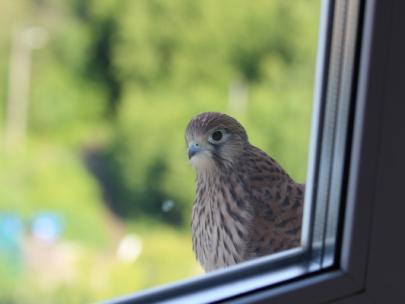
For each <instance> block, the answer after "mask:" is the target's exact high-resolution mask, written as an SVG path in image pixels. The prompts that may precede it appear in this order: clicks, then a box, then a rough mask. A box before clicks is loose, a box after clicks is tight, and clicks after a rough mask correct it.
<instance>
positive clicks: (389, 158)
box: [106, 0, 405, 304]
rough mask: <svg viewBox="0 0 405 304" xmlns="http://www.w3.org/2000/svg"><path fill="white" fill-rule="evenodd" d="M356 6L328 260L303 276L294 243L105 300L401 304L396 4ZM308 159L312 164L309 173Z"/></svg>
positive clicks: (403, 28) (400, 82) (404, 137)
mask: <svg viewBox="0 0 405 304" xmlns="http://www.w3.org/2000/svg"><path fill="white" fill-rule="evenodd" d="M335 1H343V0H335ZM335 1H332V0H330V1H324V9H323V18H324V20H323V28H324V30H325V31H324V34H325V36H324V38H325V37H326V38H328V37H330V35H331V33H330V30H331V29H332V28H333V26H332V25H331V24H329V20H330V14H331V13H333V12H332V11H331V9H330V8H331V6H332V5H333V4H334V3H335ZM347 1H348V3H349V2H350V1H353V0H347ZM359 3H360V6H359V12H360V15H359V16H360V18H359V19H358V20H359V24H358V26H359V28H358V31H356V34H357V35H358V39H356V41H357V42H358V43H357V44H356V50H357V51H356V56H355V58H352V59H353V61H355V62H356V65H355V68H353V69H351V70H350V71H349V72H350V73H351V75H352V77H353V81H351V80H350V84H353V87H351V88H350V90H349V91H350V93H349V94H350V97H351V100H352V103H351V104H350V105H351V107H352V108H351V109H349V110H350V117H349V118H350V119H349V120H348V121H346V122H343V131H344V132H343V133H344V134H347V136H346V137H343V138H340V140H341V141H344V143H346V144H348V145H347V146H346V147H345V149H344V151H343V152H344V154H345V155H346V156H347V158H345V159H344V163H343V164H341V166H340V167H339V166H336V167H339V168H343V169H344V172H346V174H343V173H342V172H343V171H342V172H340V171H339V170H338V173H339V172H340V173H339V174H342V175H341V176H342V177H343V179H342V180H340V182H339V183H340V184H339V185H338V188H339V192H338V193H336V191H335V192H333V193H332V194H330V195H331V196H332V198H334V196H335V195H337V196H338V197H339V199H338V200H339V201H340V202H343V203H344V205H343V206H344V209H343V210H342V209H340V211H341V215H342V219H343V220H342V221H341V223H342V225H341V226H340V227H338V228H340V229H337V230H339V231H340V232H341V233H340V235H339V238H338V240H339V242H337V243H336V245H337V246H338V248H337V249H338V250H337V251H336V252H337V256H336V259H334V263H332V264H331V265H329V267H327V268H325V269H323V270H321V271H317V272H312V273H311V272H308V269H310V268H311V267H312V265H311V259H307V260H303V259H302V257H303V253H305V252H306V251H303V250H305V246H303V247H302V248H297V249H293V250H290V251H288V252H285V253H281V254H276V255H272V256H270V257H266V258H262V259H258V261H256V260H255V261H251V262H247V263H244V264H243V265H236V266H235V267H231V269H229V270H226V269H225V270H221V271H218V272H214V273H209V274H206V275H204V276H202V277H198V278H193V279H191V280H186V281H183V282H179V283H175V284H171V285H168V286H165V287H158V288H155V289H151V290H148V291H143V292H140V293H136V294H134V295H129V296H126V297H122V298H120V299H115V300H111V301H107V302H106V303H117V304H118V303H120V304H123V303H150V302H158V301H165V302H166V301H167V302H176V303H177V302H184V303H209V302H214V301H218V300H221V301H229V302H232V303H267V302H269V301H271V303H280V304H284V303H338V304H351V303H380V302H381V303H405V286H404V284H405V279H404V276H405V236H404V234H405V195H404V193H405V76H404V75H405V74H404V71H405V59H404V58H405V18H404V17H403V16H405V1H402V0H384V1H377V0H363V1H360V2H359ZM328 35H329V36H328ZM328 45H329V46H330V44H328V42H327V41H326V42H325V43H324V44H323V46H324V47H325V49H324V50H323V51H322V52H323V53H320V55H322V54H323V55H322V56H319V58H318V59H319V60H320V62H318V69H319V71H318V72H319V73H318V85H319V84H320V83H321V84H322V85H320V86H319V87H318V89H317V94H318V97H317V98H318V99H319V100H321V99H322V98H325V94H327V88H326V83H327V81H328V80H327V79H326V76H325V75H326V71H329V70H328V69H326V68H325V65H326V64H327V63H328V58H327V57H325V54H328V53H327V52H328ZM350 60H351V59H350ZM350 60H349V61H350ZM341 72H342V71H341ZM319 77H320V78H321V79H320V78H319ZM329 80H330V79H329ZM343 86H344V85H343ZM346 93H347V92H346ZM318 110H319V113H318V114H320V115H321V114H322V111H324V109H323V108H322V107H320V108H319V109H318ZM338 110H339V111H340V110H341V109H338ZM346 117H347V116H346ZM339 123H341V121H340V122H338V125H337V126H338V127H342V125H341V124H339ZM317 125H318V124H317V123H315V124H314V126H315V127H316V126H317ZM313 131H314V130H313ZM346 131H347V132H346ZM337 132H338V131H337ZM313 134H314V133H313ZM339 136H340V135H339V134H338V135H335V137H336V138H337V140H339ZM315 140H316V141H317V142H318V144H319V142H320V140H321V139H320V138H319V137H318V138H317V139H314V141H315ZM338 148H339V146H338ZM336 151H337V153H339V150H336ZM341 152H342V151H341ZM318 155H319V154H318ZM338 156H339V155H338ZM336 159H337V158H336V157H335V158H334V159H331V160H330V161H331V162H333V161H335V162H336ZM318 161H320V160H319V159H313V160H312V164H311V166H312V168H314V166H315V165H316V163H317V162H318ZM311 166H310V168H311ZM331 167H333V165H331ZM333 172H336V171H332V173H333ZM310 174H311V173H310ZM333 174H334V173H333ZM316 191H317V190H316ZM331 191H333V189H331ZM311 195H312V196H313V195H314V194H313V193H312V194H311ZM311 210H312V209H310V208H309V209H308V208H307V211H306V213H307V215H306V217H307V218H310V217H311V216H310V213H311ZM326 213H328V212H326ZM315 216H316V215H315ZM307 223H308V222H307ZM336 223H337V221H336ZM336 225H337V224H336ZM308 229H311V228H310V227H309V226H308V227H306V228H305V229H304V230H308ZM324 240H325V239H324ZM305 244H309V242H306V243H304V245H305ZM312 252H313V251H312ZM334 252H335V251H334ZM269 261H270V263H269ZM179 263H181V261H179ZM299 274H305V275H302V276H297V275H299ZM401 300H402V301H401Z"/></svg>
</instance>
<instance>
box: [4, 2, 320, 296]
mask: <svg viewBox="0 0 405 304" xmlns="http://www.w3.org/2000/svg"><path fill="white" fill-rule="evenodd" d="M318 15H319V1H317V0H300V1H294V2H293V1H282V0H274V1H267V0H254V1H246V0H224V1H214V0H137V1H129V0H122V1H114V0H106V1H96V0H85V1H84V0H68V1H56V0H42V1H28V0H22V1H11V0H8V1H1V2H0V27H1V28H2V35H0V133H1V134H2V135H1V137H0V139H1V140H2V139H3V134H5V132H6V130H5V128H4V126H5V120H6V115H7V102H8V99H9V93H10V92H9V87H10V83H9V75H10V73H11V70H12V67H11V66H10V64H9V62H10V57H11V56H12V55H13V54H14V53H15V49H14V47H15V46H14V45H13V42H12V41H13V39H14V38H15V36H16V34H18V33H28V32H29V31H28V32H27V31H26V30H27V29H33V28H34V29H40V30H41V31H42V33H43V34H44V37H42V38H43V39H44V41H43V45H41V47H39V48H32V49H30V56H31V59H32V60H31V63H32V64H31V70H30V71H28V72H27V73H29V75H30V77H29V78H30V86H29V87H30V90H29V96H28V100H29V107H28V129H27V139H26V141H25V143H23V142H22V143H20V147H17V148H16V149H11V150H8V151H2V152H0V184H1V185H2V187H1V188H0V210H1V211H2V212H5V211H7V212H11V213H13V214H16V215H17V216H19V217H20V218H22V219H23V222H24V225H25V227H26V231H25V232H24V233H25V235H26V236H27V237H28V236H29V227H30V223H31V219H32V218H33V217H34V216H35V215H36V214H38V212H41V211H52V212H56V213H58V214H60V215H62V218H63V222H64V233H63V235H62V238H61V240H60V242H61V244H60V245H63V246H65V245H66V244H67V245H66V246H67V248H70V249H68V250H70V251H69V252H73V253H72V254H73V255H74V256H75V257H76V258H77V265H75V267H74V269H76V270H75V271H77V275H76V276H75V277H74V280H72V281H68V283H66V282H59V283H57V284H55V285H52V284H51V285H52V286H51V287H50V288H48V289H47V288H43V285H47V283H48V282H50V281H52V279H49V277H46V276H44V277H43V278H42V281H41V280H40V279H38V280H37V276H38V275H40V274H39V273H36V272H29V271H28V272H27V269H25V268H24V269H25V270H24V271H23V273H21V274H18V275H17V276H15V277H10V275H9V273H7V271H9V270H7V267H6V268H4V267H3V266H4V264H6V263H3V262H1V261H0V285H2V286H4V288H2V291H0V302H8V303H33V302H35V299H37V298H38V296H37V295H40V298H41V303H46V302H49V303H53V302H55V299H58V302H60V299H63V300H64V301H66V303H75V302H83V301H87V302H91V301H94V300H96V299H103V298H108V297H111V296H116V295H119V294H121V293H127V292H130V291H134V290H138V289H142V288H146V287H150V286H153V285H156V284H160V283H164V282H169V281H170V280H174V279H179V278H182V277H185V276H190V275H192V274H195V273H198V269H197V268H196V264H195V261H194V257H193V255H192V253H191V244H190V235H189V233H188V230H186V229H188V223H189V221H190V212H191V206H192V201H193V196H194V195H193V193H194V172H193V170H192V169H191V167H190V166H189V164H188V161H187V157H186V147H185V142H184V133H183V132H184V129H185V126H186V124H187V122H188V121H189V119H190V118H191V117H192V116H193V115H195V114H197V113H199V112H203V111H221V112H226V113H229V114H231V115H233V116H235V117H236V118H237V119H239V120H240V121H241V122H242V124H243V125H244V126H245V127H246V129H247V131H248V134H249V138H250V141H251V143H252V144H254V145H256V146H258V147H260V148H261V149H263V150H264V151H266V152H268V153H269V154H271V155H272V156H273V157H274V158H275V159H276V160H277V161H279V162H280V163H281V164H282V165H283V166H284V167H285V169H286V170H287V171H288V172H289V173H290V174H291V176H292V177H293V178H294V179H296V180H298V181H304V180H305V176H306V164H307V148H308V137H309V125H310V115H311V99H312V86H313V75H314V65H315V64H314V60H315V49H316V34H317V32H316V30H317V25H318ZM31 38H32V37H31ZM31 38H30V39H31ZM28 40H29V39H28ZM167 206H169V207H170V208H167ZM111 211H112V212H111ZM117 216H118V217H117ZM112 219H115V220H112ZM116 222H118V224H117V223H116ZM168 224H169V225H168ZM174 227H175V228H174ZM117 231H118V232H117ZM127 233H135V234H137V235H139V236H140V237H141V239H142V240H143V248H144V249H143V251H142V254H141V255H140V257H139V259H138V260H136V261H135V262H134V263H133V264H125V263H123V262H121V261H118V260H117V259H116V257H115V250H116V247H117V246H118V243H119V239H120V238H121V237H122V236H123V235H126V234H127ZM116 234H118V235H116ZM0 242H1V240H0ZM72 244H73V245H72ZM71 245H72V246H71ZM25 246H28V245H26V244H25ZM63 246H62V247H63ZM0 247H1V246H0ZM63 248H65V247H63ZM72 248H73V249H72ZM0 250H1V249H0ZM27 250H29V248H28V249H27ZM0 258H1V256H0ZM179 261H181V263H179ZM23 267H24V265H23ZM3 268H4V269H3ZM4 273H5V274H4ZM3 274H4V275H3ZM7 277H9V279H6V278H7ZM41 282H42V283H41ZM92 282H93V283H92ZM41 284H42V285H41ZM15 286H17V287H18V288H16V287H15Z"/></svg>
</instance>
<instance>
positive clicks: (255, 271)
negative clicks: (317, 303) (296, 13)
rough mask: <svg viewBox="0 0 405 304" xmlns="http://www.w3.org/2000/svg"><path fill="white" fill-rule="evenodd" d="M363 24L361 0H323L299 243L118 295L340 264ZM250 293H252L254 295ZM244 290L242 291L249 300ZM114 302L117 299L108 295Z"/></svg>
mask: <svg viewBox="0 0 405 304" xmlns="http://www.w3.org/2000/svg"><path fill="white" fill-rule="evenodd" d="M361 26H362V7H361V3H360V1H324V3H323V9H322V20H321V26H320V28H321V33H320V42H319V50H318V66H317V68H318V71H317V84H316V96H315V109H314V118H313V127H312V145H311V148H312V151H311V153H310V155H311V159H310V165H309V168H310V171H309V176H308V179H307V180H308V182H307V185H306V202H305V207H304V208H305V211H304V221H303V227H304V229H303V231H302V247H300V248H295V249H291V250H289V251H285V252H281V253H279V254H275V255H271V256H268V257H265V258H260V259H257V260H253V261H250V262H245V263H243V264H240V265H237V266H234V267H231V268H228V269H225V270H222V271H218V272H215V273H212V274H208V275H205V276H204V277H201V278H196V279H194V280H190V281H186V282H184V283H179V284H177V285H173V286H167V287H165V288H162V289H157V290H152V291H150V292H144V293H140V294H138V295H136V294H135V295H134V296H132V297H131V296H130V297H128V298H123V299H122V300H117V301H116V303H120V302H121V301H122V303H126V302H128V303H129V302H131V301H139V302H145V303H146V302H154V301H163V300H169V301H170V300H174V301H183V302H184V303H200V302H201V303H206V302H213V301H222V300H226V299H233V297H235V296H241V295H244V294H249V293H251V294H254V291H257V290H260V289H263V288H266V287H267V288H268V287H269V286H274V285H277V284H282V283H283V282H286V281H287V282H288V281H291V280H297V279H298V278H299V277H303V276H308V275H314V274H315V273H318V272H319V271H321V270H323V271H325V270H332V269H337V265H338V261H339V258H340V249H341V241H340V240H341V238H342V235H341V231H342V230H341V228H342V227H341V225H342V220H343V215H344V210H345V208H346V210H349V209H350V207H351V206H347V205H345V204H343V202H344V201H345V199H346V197H345V193H346V190H347V186H348V185H347V180H348V169H349V166H350V161H351V159H350V147H351V140H352V137H351V130H352V127H353V125H352V124H353V111H354V108H355V103H354V100H353V94H354V92H356V91H355V89H356V87H357V78H356V75H357V67H358V65H357V63H358V62H357V59H358V55H359V50H360V39H359V35H358V33H359V29H361ZM252 297H253V298H254V297H255V296H254V295H253V296H252ZM248 298H249V297H247V299H248ZM112 302H113V303H115V302H114V301H112Z"/></svg>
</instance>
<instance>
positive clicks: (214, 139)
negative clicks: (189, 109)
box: [208, 130, 224, 144]
mask: <svg viewBox="0 0 405 304" xmlns="http://www.w3.org/2000/svg"><path fill="white" fill-rule="evenodd" d="M223 139H224V132H223V131H222V130H217V131H215V132H214V133H212V134H211V136H210V137H209V138H208V141H209V142H210V143H212V144H218V143H220V142H221V141H222V140H223Z"/></svg>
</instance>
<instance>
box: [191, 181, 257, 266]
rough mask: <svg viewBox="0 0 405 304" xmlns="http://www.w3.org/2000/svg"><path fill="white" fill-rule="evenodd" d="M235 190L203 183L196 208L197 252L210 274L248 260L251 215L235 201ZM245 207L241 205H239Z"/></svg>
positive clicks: (194, 243)
mask: <svg viewBox="0 0 405 304" xmlns="http://www.w3.org/2000/svg"><path fill="white" fill-rule="evenodd" d="M235 191H236V190H235V186H234V185H230V184H226V183H224V182H223V181H221V180H218V181H217V183H213V184H211V183H210V184H207V183H200V184H198V186H197V196H196V200H195V203H194V206H193V214H192V234H193V249H194V252H195V253H196V256H197V259H198V260H199V262H200V263H201V265H202V266H203V268H204V269H205V270H206V271H210V270H214V269H217V268H222V267H225V266H229V265H233V264H236V263H239V262H241V261H242V260H244V259H245V255H246V250H247V248H246V244H247V239H248V235H247V228H248V227H249V225H250V224H249V222H250V221H251V218H249V217H250V216H249V214H248V213H247V212H246V210H242V209H240V207H238V204H237V202H236V201H235V200H236V199H241V198H233V197H232V196H233V195H236V194H235V193H233V192H235ZM239 203H241V202H239Z"/></svg>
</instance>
